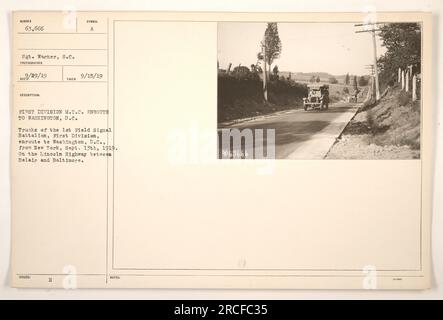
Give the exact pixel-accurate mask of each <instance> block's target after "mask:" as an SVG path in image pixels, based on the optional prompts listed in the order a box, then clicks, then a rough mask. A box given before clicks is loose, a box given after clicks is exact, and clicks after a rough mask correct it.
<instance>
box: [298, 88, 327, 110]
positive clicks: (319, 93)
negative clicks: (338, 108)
mask: <svg viewBox="0 0 443 320" xmlns="http://www.w3.org/2000/svg"><path fill="white" fill-rule="evenodd" d="M308 90H309V91H308V96H307V97H306V98H303V108H304V109H305V111H307V110H308V108H311V109H320V110H323V109H328V107H329V85H327V84H324V85H308Z"/></svg>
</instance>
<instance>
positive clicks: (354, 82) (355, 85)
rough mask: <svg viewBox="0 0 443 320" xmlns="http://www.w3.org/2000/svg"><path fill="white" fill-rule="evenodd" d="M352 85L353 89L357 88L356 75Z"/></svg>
mask: <svg viewBox="0 0 443 320" xmlns="http://www.w3.org/2000/svg"><path fill="white" fill-rule="evenodd" d="M352 86H353V87H354V89H355V90H357V88H358V85H357V76H354V79H353V80H352Z"/></svg>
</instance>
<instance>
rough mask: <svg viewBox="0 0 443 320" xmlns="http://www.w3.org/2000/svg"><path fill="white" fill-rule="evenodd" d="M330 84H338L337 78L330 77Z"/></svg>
mask: <svg viewBox="0 0 443 320" xmlns="http://www.w3.org/2000/svg"><path fill="white" fill-rule="evenodd" d="M329 83H332V84H335V83H338V81H337V79H336V78H335V77H330V78H329Z"/></svg>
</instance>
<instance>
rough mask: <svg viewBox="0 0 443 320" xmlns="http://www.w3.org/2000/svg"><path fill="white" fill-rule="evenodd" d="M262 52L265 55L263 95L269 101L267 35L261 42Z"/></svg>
mask: <svg viewBox="0 0 443 320" xmlns="http://www.w3.org/2000/svg"><path fill="white" fill-rule="evenodd" d="M261 52H262V55H263V96H264V98H265V101H268V87H267V84H266V80H267V79H266V42H265V37H264V36H263V42H262V44H261Z"/></svg>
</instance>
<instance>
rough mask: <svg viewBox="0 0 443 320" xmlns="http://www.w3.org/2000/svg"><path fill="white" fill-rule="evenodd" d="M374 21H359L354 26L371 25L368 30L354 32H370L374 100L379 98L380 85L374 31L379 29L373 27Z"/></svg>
mask: <svg viewBox="0 0 443 320" xmlns="http://www.w3.org/2000/svg"><path fill="white" fill-rule="evenodd" d="M375 25H376V23H359V24H356V25H355V26H356V27H362V26H372V29H369V30H358V31H355V32H356V33H362V32H371V33H372V45H373V49H374V72H375V100H376V101H378V100H380V86H379V83H378V68H377V42H376V39H375V32H376V31H379V30H378V29H375Z"/></svg>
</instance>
